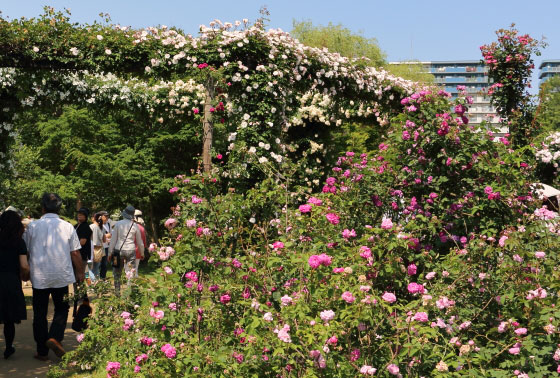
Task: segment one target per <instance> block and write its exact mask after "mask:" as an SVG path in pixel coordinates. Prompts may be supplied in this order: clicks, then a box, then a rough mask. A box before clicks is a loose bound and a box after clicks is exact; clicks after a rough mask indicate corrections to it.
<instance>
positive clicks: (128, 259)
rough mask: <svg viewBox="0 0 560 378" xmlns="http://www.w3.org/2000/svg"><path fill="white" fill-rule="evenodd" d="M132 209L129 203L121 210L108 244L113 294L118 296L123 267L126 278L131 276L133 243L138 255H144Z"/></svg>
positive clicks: (134, 257)
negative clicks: (113, 280) (113, 287)
mask: <svg viewBox="0 0 560 378" xmlns="http://www.w3.org/2000/svg"><path fill="white" fill-rule="evenodd" d="M134 211H135V209H134V206H131V205H128V206H127V207H126V208H125V209H124V210H123V211H122V213H121V216H122V217H123V219H122V220H120V221H118V222H117V223H115V226H114V227H113V234H112V236H111V243H110V244H109V261H111V262H112V263H113V277H114V279H115V294H116V295H117V296H120V291H121V274H122V270H123V267H124V271H125V274H126V278H127V280H130V278H132V277H133V269H134V260H135V259H136V252H135V245H137V246H138V250H139V251H140V256H141V257H142V258H143V257H144V244H143V242H142V235H141V234H140V229H139V228H138V226H137V225H136V223H134Z"/></svg>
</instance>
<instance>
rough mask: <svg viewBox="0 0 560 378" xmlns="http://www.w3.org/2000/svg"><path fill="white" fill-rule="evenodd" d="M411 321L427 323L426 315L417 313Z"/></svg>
mask: <svg viewBox="0 0 560 378" xmlns="http://www.w3.org/2000/svg"><path fill="white" fill-rule="evenodd" d="M412 319H414V320H416V321H417V322H422V323H423V322H427V321H428V314H426V313H425V312H417V313H416V314H415V315H414V317H413V318H412Z"/></svg>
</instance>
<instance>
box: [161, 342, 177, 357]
mask: <svg viewBox="0 0 560 378" xmlns="http://www.w3.org/2000/svg"><path fill="white" fill-rule="evenodd" d="M161 351H162V352H163V353H165V356H166V357H167V358H174V357H175V356H176V355H177V350H176V349H175V348H174V347H173V345H171V344H165V345H164V346H162V347H161Z"/></svg>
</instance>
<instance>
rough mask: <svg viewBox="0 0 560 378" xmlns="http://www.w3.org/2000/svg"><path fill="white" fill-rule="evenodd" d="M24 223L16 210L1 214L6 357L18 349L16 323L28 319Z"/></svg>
mask: <svg viewBox="0 0 560 378" xmlns="http://www.w3.org/2000/svg"><path fill="white" fill-rule="evenodd" d="M23 231H24V228H23V224H22V223H21V218H20V216H19V215H18V213H16V212H15V211H11V210H8V211H5V212H3V213H2V215H0V324H2V323H3V324H4V340H5V342H6V349H5V351H4V358H6V359H7V358H9V357H10V356H11V355H12V354H14V353H15V351H16V350H15V348H14V346H13V342H14V338H15V335H16V328H15V324H19V323H20V322H21V321H22V320H26V319H27V311H26V309H25V297H24V296H23V290H22V288H21V280H22V279H23V280H28V279H29V265H28V263H27V247H26V245H25V242H24V241H23V239H22V235H23Z"/></svg>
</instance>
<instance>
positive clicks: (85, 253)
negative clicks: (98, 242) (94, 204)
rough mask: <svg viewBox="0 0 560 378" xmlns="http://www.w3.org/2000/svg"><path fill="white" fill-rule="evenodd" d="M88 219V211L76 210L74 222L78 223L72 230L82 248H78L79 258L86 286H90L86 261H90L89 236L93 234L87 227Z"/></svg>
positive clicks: (84, 209) (83, 208)
mask: <svg viewBox="0 0 560 378" xmlns="http://www.w3.org/2000/svg"><path fill="white" fill-rule="evenodd" d="M88 217H89V210H88V209H86V208H85V207H82V208H80V209H79V210H78V214H77V215H76V220H77V221H78V223H76V226H75V227H74V228H75V229H76V234H78V238H79V239H80V245H81V246H82V247H81V248H80V256H81V257H82V263H83V267H84V274H85V276H86V280H87V281H88V284H90V283H91V278H90V277H89V274H88V271H89V266H88V261H89V260H91V251H92V248H91V235H92V233H93V232H92V231H91V228H90V227H89V223H88Z"/></svg>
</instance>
